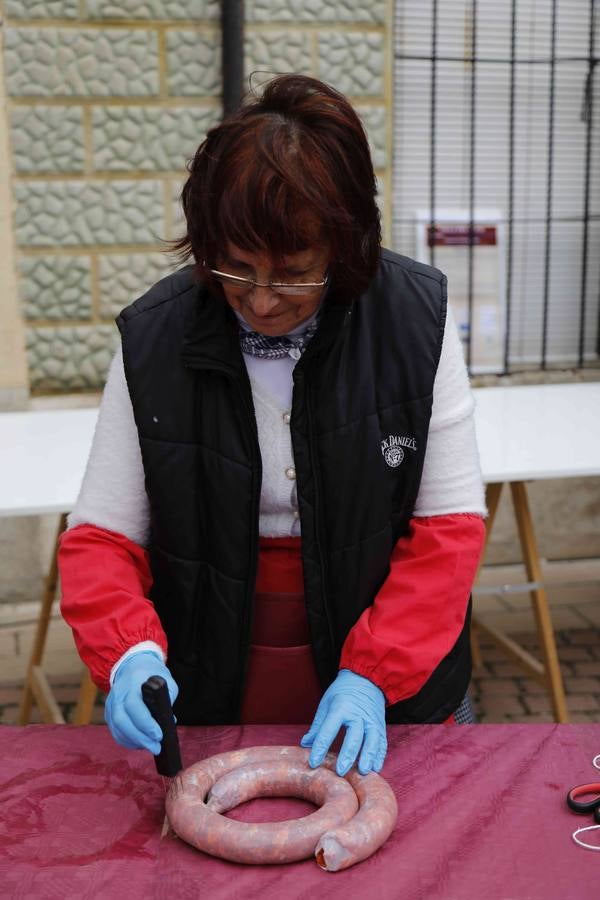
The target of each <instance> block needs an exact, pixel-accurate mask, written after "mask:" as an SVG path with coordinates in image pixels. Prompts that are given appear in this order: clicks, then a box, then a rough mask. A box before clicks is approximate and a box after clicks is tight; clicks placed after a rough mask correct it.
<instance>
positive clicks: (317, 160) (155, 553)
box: [60, 75, 485, 774]
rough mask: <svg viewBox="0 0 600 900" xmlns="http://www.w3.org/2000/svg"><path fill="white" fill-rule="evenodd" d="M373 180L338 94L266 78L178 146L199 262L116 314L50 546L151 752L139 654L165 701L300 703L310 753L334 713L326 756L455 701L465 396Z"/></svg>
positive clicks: (472, 458)
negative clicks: (116, 346) (83, 466)
mask: <svg viewBox="0 0 600 900" xmlns="http://www.w3.org/2000/svg"><path fill="white" fill-rule="evenodd" d="M375 193H376V186H375V177H374V174H373V168H372V163H371V158H370V155H369V149H368V144H367V140H366V136H365V132H364V130H363V128H362V126H361V123H360V120H359V119H358V117H357V116H356V114H355V112H354V111H353V110H352V108H351V106H350V105H349V104H348V102H347V101H346V100H345V98H344V97H342V96H341V95H340V94H339V93H337V92H336V91H334V90H333V89H332V88H330V87H328V86H327V85H325V84H322V83H321V82H319V81H316V80H315V79H311V78H307V77H303V76H296V75H289V76H281V77H277V78H275V79H273V80H272V81H271V82H270V83H269V84H268V85H267V87H266V88H265V90H264V93H263V94H262V96H261V97H260V98H252V99H250V100H249V101H248V102H247V103H246V104H245V105H244V106H243V107H242V109H241V110H240V111H239V112H237V113H235V114H234V115H232V116H231V117H230V118H228V119H227V120H226V121H225V122H223V123H222V124H221V125H219V126H217V127H215V128H213V129H212V130H211V131H210V132H209V133H208V136H207V138H206V140H205V141H204V142H203V143H202V144H201V146H200V147H199V149H198V151H197V153H196V156H195V159H194V160H193V162H192V163H191V165H190V175H189V178H188V180H187V183H186V185H185V187H184V190H183V198H182V199H183V207H184V211H185V216H186V222H187V232H186V234H185V236H184V237H183V238H182V239H181V240H180V241H179V242H178V244H177V249H179V250H180V251H182V252H183V253H184V254H187V255H188V256H191V257H192V258H193V265H191V266H188V267H187V268H184V269H182V270H180V271H178V272H176V273H175V274H173V275H170V276H168V277H167V278H165V279H163V280H162V281H160V282H159V283H158V284H156V285H155V286H154V287H153V288H152V289H151V290H150V291H148V293H146V294H145V295H144V296H143V297H141V298H140V299H139V300H137V301H135V303H133V304H132V305H131V306H129V307H128V308H127V309H125V310H124V311H123V312H122V313H121V315H120V316H119V318H118V320H117V323H118V325H119V329H120V331H121V337H122V348H121V351H119V352H118V353H117V355H116V356H115V359H114V361H113V363H112V366H111V370H110V373H109V377H108V382H107V385H106V389H105V393H104V397H103V401H102V406H101V410H100V416H99V421H98V426H97V430H96V435H95V438H94V445H93V448H92V452H91V456H90V460H89V463H88V468H87V472H86V476H85V479H84V483H83V486H82V489H81V494H80V496H79V499H78V502H77V505H76V507H75V509H74V511H73V513H72V515H71V517H70V520H69V529H68V530H67V532H66V533H65V534H64V536H63V539H62V546H61V552H60V567H61V580H62V589H63V602H62V611H63V615H64V617H65V619H66V620H67V621H68V622H69V623H70V625H71V627H72V628H73V631H74V635H75V640H76V643H77V646H78V649H79V652H80V654H81V656H82V658H83V660H84V661H85V662H86V664H87V665H88V666H89V668H90V670H91V672H92V677H93V678H94V680H95V682H96V684H98V686H99V687H101V688H103V689H104V690H108V691H109V693H108V698H107V702H106V721H107V723H108V725H109V728H110V729H111V732H112V734H113V736H114V737H115V739H116V740H117V741H119V743H121V744H123V745H124V746H126V747H145V748H147V749H148V750H150V751H151V752H153V753H157V752H158V750H159V743H158V741H159V740H160V737H161V734H160V729H159V728H158V726H157V725H156V723H155V722H154V720H153V719H152V718H151V717H150V714H149V713H148V711H147V710H146V708H145V706H144V704H143V702H142V700H141V695H140V686H141V684H142V683H143V682H144V681H145V680H146V679H147V678H148V677H149V676H150V675H153V674H159V675H162V676H163V677H164V678H165V679H166V680H167V683H168V685H169V691H170V695H171V699H172V701H175V700H176V702H175V707H174V708H175V712H176V715H177V717H178V721H179V722H180V723H181V724H218V723H227V722H288V723H305V722H310V721H311V720H312V725H311V727H310V729H309V731H308V732H307V734H306V735H305V736H304V738H303V739H302V743H303V745H304V746H307V747H308V746H310V747H311V748H312V749H311V754H310V764H311V765H312V766H316V765H319V764H320V763H321V762H322V760H323V757H324V755H325V753H326V752H327V750H328V749H329V747H330V745H331V743H332V742H333V740H334V739H335V737H336V735H337V734H338V732H339V731H340V729H341V728H342V727H344V728H345V729H346V731H345V736H344V740H343V744H342V748H341V751H340V753H339V756H338V764H337V770H338V772H339V773H340V774H344V773H345V772H346V771H347V770H348V769H349V768H350V766H352V765H353V763H354V762H355V761H358V768H359V771H360V772H361V773H366V772H368V771H370V770H372V769H373V770H376V771H379V770H380V769H381V767H382V765H383V761H384V758H385V754H386V748H387V743H386V721H387V722H442V721H446V720H448V719H449V717H452V715H453V713H454V711H455V710H456V709H457V708H458V707H459V705H460V704H461V701H462V699H463V697H464V694H465V691H466V688H467V685H468V682H469V677H470V656H469V594H470V589H471V585H472V582H473V579H474V576H475V572H476V568H477V563H478V560H479V556H480V552H481V548H482V543H483V536H484V525H483V518H482V517H483V516H484V515H485V507H484V500H483V491H482V484H481V477H480V473H479V467H478V460H477V452H476V446H475V439H474V429H473V421H472V410H473V402H472V399H471V395H470V392H469V387H468V381H467V376H466V371H465V367H464V363H463V360H462V354H461V348H460V342H459V340H458V337H457V333H456V328H455V326H454V323H453V321H452V318H451V316H450V315H449V314H448V313H447V309H446V290H445V288H446V282H445V278H444V276H443V275H442V274H441V273H440V272H438V271H437V270H435V269H432V268H430V267H428V266H425V265H421V264H419V263H416V262H414V261H412V260H409V259H407V258H406V257H400V256H397V255H396V254H394V253H391V252H389V251H387V250H382V249H381V247H380V226H379V214H378V210H377V207H376V204H375ZM176 698H177V699H176ZM315 710H316V713H315ZM313 717H314V718H313Z"/></svg>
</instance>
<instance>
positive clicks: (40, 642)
mask: <svg viewBox="0 0 600 900" xmlns="http://www.w3.org/2000/svg"><path fill="white" fill-rule="evenodd" d="M66 527H67V516H66V513H63V514H62V515H61V517H60V520H59V523H58V528H57V531H56V540H55V541H54V548H53V551H52V559H51V562H50V568H49V570H48V574H47V575H46V579H45V582H44V592H43V595H42V605H41V609H40V614H39V617H38V622H37V628H36V632H35V638H34V641H33V649H32V651H31V657H30V659H29V666H28V668H27V675H26V676H25V685H24V688H23V695H22V697H21V706H20V709H19V725H27V723H28V722H29V717H30V715H31V706H32V703H33V699H34V695H35V694H34V687H35V686H36V685H37V686H38V692H37V693H38V694H39V695H40V696H42V698H43V697H44V696H45V695H46V694H47V692H48V691H49V685H48V682H47V680H46V677H45V675H44V677H43V683H42V681H40V677H39V672H38V673H37V675H36V671H35V670H36V669H39V667H40V663H41V662H42V657H43V655H44V647H45V644H46V636H47V634H48V626H49V624H50V616H51V614H52V606H53V604H54V598H55V596H56V588H57V585H58V565H57V554H58V542H59V540H60V536H61V534H62V533H63V531H64V530H65V528H66ZM42 674H43V673H42ZM36 699H38V698H37V696H36ZM42 705H44V702H43V700H42ZM42 705H40V712H41V713H42V717H44V716H48V717H49V718H44V721H45V722H51V723H52V722H55V721H56V719H55V718H54V714H55V713H56V710H51V709H50V707H48V706H47V705H44V708H42ZM61 719H62V716H61Z"/></svg>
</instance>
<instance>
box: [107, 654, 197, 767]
mask: <svg viewBox="0 0 600 900" xmlns="http://www.w3.org/2000/svg"><path fill="white" fill-rule="evenodd" d="M152 675H160V676H161V677H162V678H164V679H165V681H166V682H167V688H168V691H169V697H170V699H171V703H172V704H173V703H174V702H175V699H176V697H177V694H178V693H179V688H178V687H177V684H176V683H175V681H174V679H173V676H172V675H171V673H170V672H169V670H168V669H167V667H166V666H165V664H164V663H163V661H162V659H161V658H160V657H159V656H158V654H157V653H152V651H146V650H144V651H142V652H140V653H134V654H133V655H132V656H130V657H128V658H127V659H126V660H124V662H122V663H121V665H120V666H119V668H118V669H117V671H116V674H115V678H114V681H113V686H112V688H111V689H110V691H109V693H108V697H107V698H106V704H105V706H104V718H105V721H106V724H107V725H108V727H109V729H110V733H111V734H112V736H113V737H114V739H115V741H116V742H117V743H118V744H121V745H122V746H123V747H127V748H129V749H130V750H138V749H143V750H149V751H150V753H152V754H154V756H158V754H159V753H160V742H161V740H162V731H161V728H160V726H159V725H158V723H157V722H155V720H154V719H153V718H152V715H151V713H150V710H149V709H148V707H147V706H146V704H145V703H144V701H143V699H142V685H143V684H144V682H145V681H147V680H148V678H150V677H151V676H152Z"/></svg>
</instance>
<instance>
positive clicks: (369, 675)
mask: <svg viewBox="0 0 600 900" xmlns="http://www.w3.org/2000/svg"><path fill="white" fill-rule="evenodd" d="M342 669H348V671H349V672H352V673H353V674H354V675H361V676H362V677H363V678H366V679H368V680H369V681H370V682H371V683H372V684H374V685H375V687H378V688H379V690H380V691H381V693H382V694H383V699H384V700H385V705H386V706H389V703H388V699H387V695H386V693H385V690H384V688H383V685H382V684H380V683H379V681H378V680H377V678H376V677H373V676H374V670H373V669H372V668H371V669H369V668H367V666H359V665H354V664H353V663H349V662H348V661H346V662H344V663H343V664H342V663H341V662H340V668H339V671H340V672H341V671H342Z"/></svg>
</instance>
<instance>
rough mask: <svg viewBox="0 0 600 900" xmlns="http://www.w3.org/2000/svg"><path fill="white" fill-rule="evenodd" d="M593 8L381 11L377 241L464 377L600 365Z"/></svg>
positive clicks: (530, 3) (500, 4)
mask: <svg viewBox="0 0 600 900" xmlns="http://www.w3.org/2000/svg"><path fill="white" fill-rule="evenodd" d="M598 5H599V4H598V2H594V0H570V2H566V0H562V2H559V0H495V2H484V0H479V2H478V0H444V2H442V0H397V2H396V7H395V23H394V27H395V34H394V142H393V145H394V196H393V215H392V218H393V241H394V246H395V248H396V249H398V250H399V251H400V252H403V253H407V254H408V255H412V256H417V257H418V258H421V259H422V260H423V261H426V262H429V263H431V264H432V265H437V266H438V267H439V268H441V269H442V270H444V271H446V272H447V274H448V277H449V297H450V300H451V303H452V305H453V307H454V311H455V314H456V316H457V319H458V323H459V328H460V332H461V336H462V338H463V341H464V345H465V355H466V359H467V363H468V365H469V367H470V369H471V370H472V371H474V372H486V371H487V372H510V371H516V370H522V369H531V368H534V369H546V368H551V367H561V368H564V367H583V366H597V365H598V364H599V362H600V355H599V354H600V330H599V328H600V318H599V306H600V171H599V167H600V152H599V151H600V139H599V129H598V126H599V125H600V102H599V101H598V72H597V62H598V56H597V53H598V43H599V41H598V30H599V27H600V22H599V19H600V12H599V9H598Z"/></svg>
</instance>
